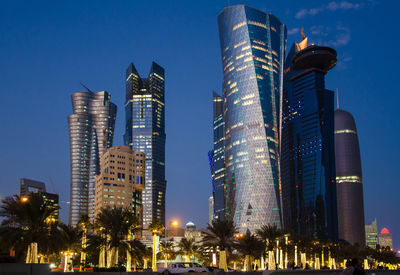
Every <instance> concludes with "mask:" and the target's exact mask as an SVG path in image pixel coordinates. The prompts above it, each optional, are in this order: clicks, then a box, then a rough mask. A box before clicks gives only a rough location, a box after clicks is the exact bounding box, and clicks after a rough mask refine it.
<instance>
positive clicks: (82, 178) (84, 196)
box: [68, 90, 117, 225]
mask: <svg viewBox="0 0 400 275" xmlns="http://www.w3.org/2000/svg"><path fill="white" fill-rule="evenodd" d="M110 98H111V95H110V93H108V92H106V91H101V92H96V93H94V92H91V91H89V90H88V91H86V92H76V93H74V94H72V96H71V99H72V109H73V114H72V115H70V116H69V117H68V129H69V143H70V162H71V194H70V212H69V224H70V225H76V223H77V222H78V221H79V219H80V217H81V216H82V215H89V217H90V218H91V220H92V221H93V219H94V195H95V194H94V183H95V181H94V176H95V175H97V174H99V172H100V155H101V154H102V153H104V152H105V151H106V150H107V148H110V147H112V144H113V136H114V126H115V118H116V115H117V106H116V105H115V104H114V103H112V102H111V101H110Z"/></svg>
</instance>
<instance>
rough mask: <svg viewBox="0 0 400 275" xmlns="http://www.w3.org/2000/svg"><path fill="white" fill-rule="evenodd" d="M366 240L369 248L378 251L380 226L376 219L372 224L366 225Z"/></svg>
mask: <svg viewBox="0 0 400 275" xmlns="http://www.w3.org/2000/svg"><path fill="white" fill-rule="evenodd" d="M365 239H366V245H367V246H368V247H370V248H372V249H376V246H377V244H378V225H377V223H376V219H374V220H373V221H372V223H371V224H366V225H365Z"/></svg>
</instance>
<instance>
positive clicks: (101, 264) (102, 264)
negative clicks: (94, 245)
mask: <svg viewBox="0 0 400 275" xmlns="http://www.w3.org/2000/svg"><path fill="white" fill-rule="evenodd" d="M105 254H106V251H105V246H104V245H102V246H101V247H100V253H99V267H105V266H106V263H105V257H106V255H105Z"/></svg>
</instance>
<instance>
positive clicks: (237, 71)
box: [218, 5, 286, 232]
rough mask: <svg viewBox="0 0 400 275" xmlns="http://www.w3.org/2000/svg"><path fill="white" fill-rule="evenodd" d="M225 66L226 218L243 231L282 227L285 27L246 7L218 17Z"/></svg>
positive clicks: (232, 9) (225, 11) (271, 17)
mask: <svg viewBox="0 0 400 275" xmlns="http://www.w3.org/2000/svg"><path fill="white" fill-rule="evenodd" d="M218 27H219V37H220V45H221V55H222V65H223V91H224V96H223V97H224V123H225V169H226V170H225V201H226V203H225V205H226V206H225V218H228V219H233V221H234V223H235V225H236V226H237V227H238V229H239V230H240V231H241V232H245V231H246V230H247V229H249V230H250V231H251V232H254V231H255V230H256V229H257V228H259V227H260V226H261V225H262V224H276V225H277V226H281V217H280V206H279V205H280V193H279V190H280V176H279V134H280V133H279V126H280V108H281V105H280V100H281V92H282V82H283V68H282V64H283V61H284V56H285V44H286V27H285V25H283V24H282V23H281V22H280V21H279V19H278V18H277V17H275V16H274V15H272V14H267V13H264V12H262V11H260V10H257V9H254V8H251V7H248V6H244V5H237V6H229V7H227V8H225V9H224V10H223V11H222V12H221V13H220V14H219V16H218Z"/></svg>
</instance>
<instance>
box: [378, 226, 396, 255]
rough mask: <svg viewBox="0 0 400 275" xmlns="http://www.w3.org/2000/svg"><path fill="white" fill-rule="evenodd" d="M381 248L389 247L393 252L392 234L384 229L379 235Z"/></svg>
mask: <svg viewBox="0 0 400 275" xmlns="http://www.w3.org/2000/svg"><path fill="white" fill-rule="evenodd" d="M378 238H379V246H380V247H381V248H384V247H385V248H386V247H389V248H390V249H391V250H393V238H392V234H390V232H389V230H388V229H387V228H386V227H384V228H383V229H382V230H381V234H379V237H378Z"/></svg>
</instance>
